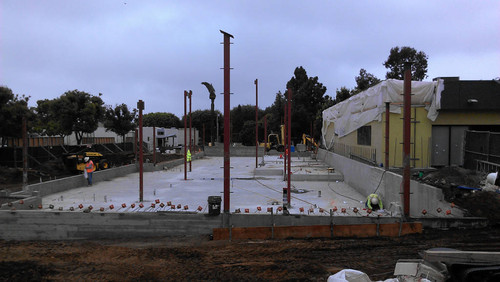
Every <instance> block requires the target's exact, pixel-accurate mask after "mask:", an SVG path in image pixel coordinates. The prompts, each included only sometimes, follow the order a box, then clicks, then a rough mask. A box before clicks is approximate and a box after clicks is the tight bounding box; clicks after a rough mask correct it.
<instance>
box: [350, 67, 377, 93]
mask: <svg viewBox="0 0 500 282" xmlns="http://www.w3.org/2000/svg"><path fill="white" fill-rule="evenodd" d="M354 80H355V81H356V88H355V89H354V90H353V91H352V92H353V94H357V93H359V92H361V91H365V90H366V89H368V88H370V87H372V86H374V85H376V84H378V83H379V82H380V79H378V78H377V77H376V76H375V75H373V74H371V73H368V72H367V71H366V70H365V69H360V70H359V75H358V76H356V77H355V78H354Z"/></svg>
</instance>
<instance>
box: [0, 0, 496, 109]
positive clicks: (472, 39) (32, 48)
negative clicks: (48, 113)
mask: <svg viewBox="0 0 500 282" xmlns="http://www.w3.org/2000/svg"><path fill="white" fill-rule="evenodd" d="M499 15H500V1H461V0H441V1H401V0H395V1H374V0H369V1H333V0H331V1H326V0H318V1H305V0H302V1H295V0H276V1H273V0H249V1H228V0H225V1H190V0H182V1H138V0H120V1H116V0H106V1H103V0H72V1H69V0H64V1H63V0H59V1H55V0H44V1H41V0H39V1H35V0H32V1H29V0H1V1H0V85H4V86H7V87H9V88H11V89H12V91H13V92H14V93H16V94H25V95H29V96H31V100H30V105H31V106H34V105H36V101H37V100H41V99H53V98H57V97H59V96H61V95H62V94H63V93H64V92H66V91H68V90H74V89H78V90H80V91H85V92H88V93H90V94H92V95H97V94H98V93H102V94H103V96H102V99H103V100H104V102H105V103H106V104H108V105H116V104H121V103H125V104H127V105H128V106H129V107H130V108H135V107H136V106H137V101H138V100H139V99H142V100H144V102H145V113H150V112H170V113H174V114H176V115H177V116H178V117H182V115H183V111H184V104H183V103H184V100H183V91H184V90H192V91H193V100H192V101H193V105H192V108H193V111H194V110H197V109H209V108H210V100H209V99H208V92H207V90H206V89H205V87H204V86H203V85H201V82H203V81H208V82H210V83H212V84H213V85H214V87H215V90H216V91H217V93H221V92H223V72H222V70H221V69H220V68H221V67H222V66H223V47H222V45H221V44H220V43H221V42H222V40H223V35H222V34H221V33H220V32H219V30H224V31H226V32H228V33H231V34H232V35H234V39H232V42H233V43H234V44H232V45H231V67H233V68H234V70H232V71H231V92H233V93H234V95H231V108H233V107H234V106H237V105H238V104H241V105H246V104H252V105H255V85H254V80H255V79H256V78H258V79H259V106H260V107H261V108H265V107H267V106H270V105H271V104H272V103H273V102H274V98H275V94H276V93H277V92H278V91H280V90H281V91H282V92H283V91H284V90H285V87H286V83H287V81H288V80H289V79H290V78H291V77H292V76H293V71H294V69H295V67H297V66H303V67H304V68H305V69H306V71H307V74H308V75H309V76H318V78H319V81H320V82H321V83H323V84H324V85H325V86H326V87H327V94H328V95H330V96H333V97H334V96H335V90H336V89H338V88H340V87H342V86H346V87H348V88H353V87H354V86H355V81H354V77H355V76H356V75H358V74H359V70H360V69H361V68H364V69H366V70H367V72H369V73H372V74H374V75H375V76H377V77H378V78H380V79H384V78H385V73H386V71H387V70H386V69H385V68H384V66H383V65H382V64H383V62H384V61H385V60H386V59H387V57H388V55H389V51H390V49H391V48H392V47H395V46H410V47H413V48H415V49H416V50H417V51H423V52H425V53H426V54H427V55H428V57H429V60H428V62H429V67H428V78H427V80H431V79H432V78H434V77H438V76H460V78H461V79H462V80H491V79H494V78H496V77H499V76H500V16H499ZM215 102H216V108H217V109H219V110H221V111H222V109H223V96H222V95H219V94H218V95H217V99H216V100H215Z"/></svg>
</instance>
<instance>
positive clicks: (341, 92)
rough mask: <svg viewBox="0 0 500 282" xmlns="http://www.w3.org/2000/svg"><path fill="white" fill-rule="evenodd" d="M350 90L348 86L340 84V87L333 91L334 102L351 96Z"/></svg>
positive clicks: (336, 102)
mask: <svg viewBox="0 0 500 282" xmlns="http://www.w3.org/2000/svg"><path fill="white" fill-rule="evenodd" d="M351 95H352V91H351V90H349V88H347V87H345V86H342V87H340V89H337V91H336V93H335V104H338V103H340V102H342V101H344V100H347V99H349V97H351Z"/></svg>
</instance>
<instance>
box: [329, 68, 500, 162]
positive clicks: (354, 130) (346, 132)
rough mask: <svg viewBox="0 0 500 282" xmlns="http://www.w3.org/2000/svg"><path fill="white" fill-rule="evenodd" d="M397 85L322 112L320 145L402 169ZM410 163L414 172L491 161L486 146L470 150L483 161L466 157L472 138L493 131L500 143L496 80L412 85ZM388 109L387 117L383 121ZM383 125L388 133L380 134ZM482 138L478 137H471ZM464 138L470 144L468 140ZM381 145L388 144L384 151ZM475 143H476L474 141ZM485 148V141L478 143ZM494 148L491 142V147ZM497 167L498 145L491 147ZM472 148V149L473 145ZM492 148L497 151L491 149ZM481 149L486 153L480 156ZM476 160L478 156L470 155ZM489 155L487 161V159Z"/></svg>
mask: <svg viewBox="0 0 500 282" xmlns="http://www.w3.org/2000/svg"><path fill="white" fill-rule="evenodd" d="M403 84H404V81H402V80H393V79H389V80H385V81H382V82H380V83H379V84H377V85H375V86H373V87H371V88H369V89H367V90H365V91H363V92H361V93H359V94H357V95H354V96H352V97H350V98H349V99H348V100H345V101H343V102H341V103H338V104H336V105H334V106H332V107H330V108H328V109H326V110H325V111H323V127H322V139H323V140H322V143H323V144H324V145H325V147H326V148H327V149H329V150H331V151H334V152H336V153H339V154H342V155H345V156H348V157H351V158H356V159H359V160H360V161H364V162H368V163H372V164H374V165H380V166H383V165H385V164H384V163H385V159H386V153H387V157H388V160H389V167H402V159H403V156H402V142H403V120H402V117H403V112H402V105H403V96H402V94H403ZM411 91H412V103H411V104H412V110H411V117H412V121H411V153H410V157H411V162H410V165H411V166H412V167H416V168H425V167H431V166H449V165H459V166H463V165H464V162H470V163H469V166H474V165H475V162H477V161H476V160H481V159H482V160H484V159H487V160H488V161H491V160H492V158H493V157H494V155H495V154H496V153H497V152H496V151H493V153H491V150H490V149H491V148H490V147H492V146H491V145H490V146H488V147H489V148H486V145H485V146H483V147H481V148H477V149H474V150H475V151H478V152H483V153H481V154H483V155H484V154H488V157H484V156H483V157H481V156H475V157H473V158H475V160H474V161H470V158H471V157H470V156H469V157H468V156H466V154H467V151H468V150H466V148H468V147H467V146H474V145H475V144H474V143H477V142H476V141H475V140H474V137H473V136H475V135H474V133H475V132H477V131H481V132H493V133H492V134H489V136H491V135H494V136H493V138H497V136H496V133H494V132H499V134H498V139H493V140H498V141H500V110H499V109H500V81H498V80H490V81H461V80H459V78H458V77H451V78H437V79H434V80H433V81H430V82H423V81H412V90H411ZM386 106H388V107H389V112H390V114H389V118H388V119H387V117H386V114H385V112H386ZM386 121H388V122H389V134H388V135H387V134H386V130H385V127H386ZM477 136H482V135H477ZM467 138H469V139H471V138H472V140H469V141H468V142H466V140H468V139H467ZM386 140H387V141H388V143H389V150H388V152H386V151H385V145H386V143H385V142H386ZM477 141H480V140H477ZM483 143H484V144H490V143H492V142H491V139H490V141H484V142H483ZM493 143H495V142H493ZM497 144H499V145H498V147H495V148H493V150H497V149H498V151H499V152H498V154H497V156H498V157H499V158H498V160H499V163H500V142H497ZM476 147H477V146H476ZM496 148H497V149H496ZM486 149H488V150H490V151H488V152H486ZM476 155H478V154H477V153H476ZM489 155H492V156H493V157H490V156H489Z"/></svg>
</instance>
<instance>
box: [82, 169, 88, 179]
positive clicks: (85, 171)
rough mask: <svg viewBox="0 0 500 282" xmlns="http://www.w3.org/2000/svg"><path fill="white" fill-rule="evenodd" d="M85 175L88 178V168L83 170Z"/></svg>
mask: <svg viewBox="0 0 500 282" xmlns="http://www.w3.org/2000/svg"><path fill="white" fill-rule="evenodd" d="M83 177H85V179H87V178H88V177H89V175H88V174H87V170H86V169H84V170H83Z"/></svg>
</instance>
